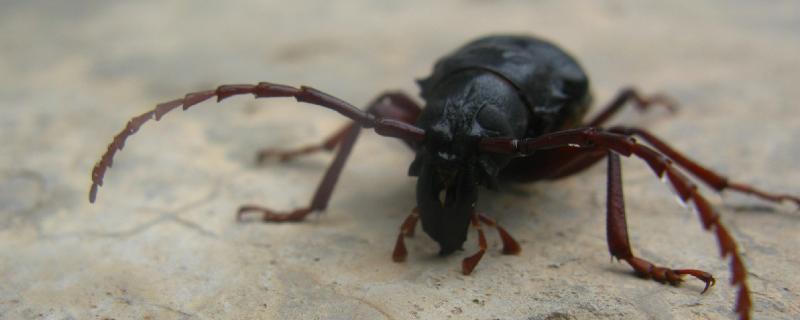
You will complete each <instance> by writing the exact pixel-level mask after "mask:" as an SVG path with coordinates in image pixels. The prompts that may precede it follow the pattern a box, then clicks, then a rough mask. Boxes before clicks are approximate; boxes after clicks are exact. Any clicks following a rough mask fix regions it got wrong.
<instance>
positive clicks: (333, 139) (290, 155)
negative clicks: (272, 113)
mask: <svg viewBox="0 0 800 320" xmlns="http://www.w3.org/2000/svg"><path fill="white" fill-rule="evenodd" d="M354 127H355V125H353V124H348V125H345V126H344V127H342V128H341V129H339V130H337V131H336V132H335V133H334V134H333V135H331V136H330V137H328V138H327V139H325V140H324V141H322V142H321V143H318V144H312V145H307V146H303V147H299V148H295V149H289V150H280V149H272V148H268V149H263V150H260V151H259V152H258V153H257V154H256V162H258V163H262V162H264V161H265V160H266V159H268V158H277V159H278V160H280V161H281V162H286V161H289V160H292V159H294V158H296V157H299V156H304V155H307V154H311V153H315V152H319V151H333V149H335V148H336V146H337V145H339V143H341V142H342V140H344V138H345V136H347V132H348V131H350V130H352V129H353V128H354Z"/></svg>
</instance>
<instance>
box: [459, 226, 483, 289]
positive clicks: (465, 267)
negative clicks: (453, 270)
mask: <svg viewBox="0 0 800 320" xmlns="http://www.w3.org/2000/svg"><path fill="white" fill-rule="evenodd" d="M470 222H472V226H473V227H475V229H477V230H478V252H476V253H475V254H473V255H471V256H469V257H466V258H464V260H462V261H461V272H462V273H463V274H464V275H469V274H470V273H472V270H474V269H475V266H477V265H478V262H480V261H481V258H483V254H484V253H485V252H486V247H487V244H486V235H485V234H483V228H482V227H481V223H480V221H478V214H475V213H473V214H472V217H470Z"/></svg>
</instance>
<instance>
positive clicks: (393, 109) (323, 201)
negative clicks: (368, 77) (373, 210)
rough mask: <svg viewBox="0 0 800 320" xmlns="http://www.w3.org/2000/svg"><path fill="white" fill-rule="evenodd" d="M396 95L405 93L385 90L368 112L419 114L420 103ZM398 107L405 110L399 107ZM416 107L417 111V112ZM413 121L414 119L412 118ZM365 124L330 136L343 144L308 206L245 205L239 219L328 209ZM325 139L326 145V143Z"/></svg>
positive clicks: (301, 215) (293, 216) (299, 216)
mask: <svg viewBox="0 0 800 320" xmlns="http://www.w3.org/2000/svg"><path fill="white" fill-rule="evenodd" d="M396 96H404V95H402V94H398V93H391V94H385V95H383V96H380V97H379V98H378V99H376V100H375V101H374V102H373V103H372V104H371V105H370V106H369V107H368V108H367V112H369V113H370V114H374V115H376V116H378V117H385V118H388V117H391V116H393V117H396V118H394V119H398V118H399V119H401V120H402V121H408V119H410V118H412V117H415V116H417V115H418V113H419V110H420V109H419V107H417V109H413V108H410V107H408V106H406V105H400V106H398V105H395V104H393V101H395V99H393V97H396ZM398 109H400V110H402V111H398ZM405 110H410V111H411V113H412V114H404V113H402V112H403V111H405ZM414 111H416V113H413V112H414ZM411 121H413V120H411ZM360 130H361V128H359V127H357V126H356V125H355V124H350V125H348V126H346V127H344V128H343V129H342V130H340V131H339V132H337V133H335V134H334V135H333V136H332V137H330V138H328V139H326V142H325V143H329V144H331V145H332V147H331V148H333V147H335V146H336V145H337V144H338V145H339V151H338V152H337V153H336V157H335V158H334V159H333V163H332V164H331V166H330V167H329V168H328V170H327V171H326V172H325V176H324V177H323V178H322V181H321V182H320V184H319V186H318V187H317V191H316V192H315V193H314V196H313V198H312V199H311V203H310V204H309V206H308V207H304V208H299V209H295V210H293V211H291V212H277V211H273V210H271V209H268V208H264V207H260V206H254V205H245V206H242V207H241V208H239V212H238V213H237V215H236V216H237V220H241V217H242V215H244V214H247V213H251V212H254V213H257V214H261V215H262V219H263V220H264V221H271V222H284V221H301V220H303V219H305V217H306V216H307V215H308V214H310V213H311V212H314V211H322V210H325V208H327V206H328V202H329V201H330V198H331V195H332V194H333V189H334V187H335V186H336V181H337V180H338V179H339V175H340V174H341V173H342V169H343V168H344V164H345V162H346V161H347V158H348V157H349V156H350V152H351V151H352V149H353V145H354V144H355V142H356V139H357V138H358V134H359V132H360ZM325 143H323V145H324V144H325ZM303 149H306V150H307V149H308V148H301V149H299V150H303ZM309 152H313V151H308V152H297V151H294V152H293V151H288V153H289V154H292V153H293V154H294V155H300V154H304V153H309ZM284 156H288V157H292V156H293V155H287V154H284Z"/></svg>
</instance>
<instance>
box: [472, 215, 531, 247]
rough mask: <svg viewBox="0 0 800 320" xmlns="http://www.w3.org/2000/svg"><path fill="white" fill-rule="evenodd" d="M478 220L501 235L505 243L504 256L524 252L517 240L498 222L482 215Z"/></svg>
mask: <svg viewBox="0 0 800 320" xmlns="http://www.w3.org/2000/svg"><path fill="white" fill-rule="evenodd" d="M478 218H479V219H480V220H481V222H483V223H485V224H486V225H488V226H490V227H492V228H495V229H497V233H498V234H499V235H500V239H501V240H502V241H503V254H513V255H517V254H519V253H520V251H522V248H521V247H520V246H519V243H517V240H514V237H512V236H511V234H509V233H508V231H506V229H505V228H503V227H501V226H500V225H499V224H497V221H495V220H494V219H492V218H489V217H487V216H486V215H484V214H482V213H479V214H478Z"/></svg>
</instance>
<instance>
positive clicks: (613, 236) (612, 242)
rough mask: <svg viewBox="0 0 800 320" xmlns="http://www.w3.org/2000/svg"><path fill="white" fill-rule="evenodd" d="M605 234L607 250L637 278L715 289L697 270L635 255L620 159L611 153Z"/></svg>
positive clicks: (708, 277) (709, 277)
mask: <svg viewBox="0 0 800 320" xmlns="http://www.w3.org/2000/svg"><path fill="white" fill-rule="evenodd" d="M606 206H607V207H606V215H607V217H606V233H607V238H608V250H609V252H610V253H611V255H612V256H613V257H615V258H617V259H621V260H625V262H627V263H628V264H629V265H630V266H631V267H632V268H633V270H635V271H636V273H637V274H639V275H641V276H643V277H645V278H652V279H653V280H656V281H658V282H669V283H670V284H672V285H677V284H678V283H680V282H681V281H683V280H682V279H681V276H682V275H687V274H688V275H691V276H694V277H696V278H698V279H700V280H702V281H703V282H705V288H703V292H706V290H708V288H709V286H713V285H714V283H715V282H716V280H715V279H714V276H712V275H711V274H710V273H708V272H705V271H702V270H696V269H669V268H664V267H660V266H656V265H654V264H653V263H651V262H649V261H647V260H644V259H641V258H638V257H636V256H634V255H633V252H632V251H631V245H630V242H629V241H628V226H627V222H626V218H625V199H624V197H623V193H622V170H621V168H620V163H619V155H617V154H616V153H614V152H613V151H608V198H607V200H606Z"/></svg>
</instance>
